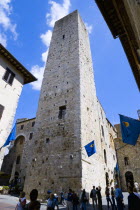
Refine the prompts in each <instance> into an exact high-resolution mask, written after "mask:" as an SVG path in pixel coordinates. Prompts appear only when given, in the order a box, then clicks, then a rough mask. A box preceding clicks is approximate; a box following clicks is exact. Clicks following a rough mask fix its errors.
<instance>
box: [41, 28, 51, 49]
mask: <svg viewBox="0 0 140 210" xmlns="http://www.w3.org/2000/svg"><path fill="white" fill-rule="evenodd" d="M51 37H52V31H51V30H48V31H47V32H46V33H45V34H41V36H40V38H41V40H42V42H43V43H44V44H45V45H46V46H47V47H49V45H50V41H51Z"/></svg>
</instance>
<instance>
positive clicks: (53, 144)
mask: <svg viewBox="0 0 140 210" xmlns="http://www.w3.org/2000/svg"><path fill="white" fill-rule="evenodd" d="M108 126H110V124H109V125H108V121H107V120H106V117H105V114H104V112H103V110H102V108H101V106H100V103H99V102H98V99H97V96H96V89H95V83H94V75H93V68H92V58H91V51H90V45H89V38H88V33H87V30H86V27H85V25H84V23H83V21H82V20H81V18H80V16H79V14H78V12H77V11H75V12H73V13H71V14H69V15H68V16H66V17H64V18H62V19H61V20H59V21H57V22H56V23H55V27H54V31H53V35H52V40H51V44H50V49H49V54H48V60H47V65H46V69H45V73H44V79H43V83H42V88H41V94H40V100H39V106H38V111H37V116H36V124H35V128H34V136H33V138H32V140H31V146H30V147H31V148H33V150H31V151H30V156H29V157H28V161H29V164H28V165H27V169H26V174H28V176H26V179H25V185H24V190H25V191H26V193H27V194H29V192H30V191H31V190H32V189H33V188H37V189H38V190H39V196H40V197H42V198H43V197H45V195H46V192H47V190H48V189H51V190H53V191H55V192H60V191H67V190H68V188H69V187H71V188H72V189H73V190H76V191H78V190H81V189H83V188H85V189H86V190H87V191H88V192H89V191H90V190H91V188H92V186H93V184H95V185H96V186H97V185H99V184H100V185H101V186H102V188H103V191H104V189H105V186H106V180H107V182H109V179H110V180H112V182H113V173H114V167H115V166H116V157H115V149H114V145H113V142H112V143H111V144H110V138H112V136H114V135H115V132H114V129H113V128H111V126H110V127H109V129H110V132H112V133H111V135H110V134H109V131H108ZM92 140H95V144H96V149H97V153H96V154H94V155H93V156H91V157H90V158H88V157H87V154H86V151H85V149H84V146H85V145H86V144H88V143H89V142H91V141H92ZM111 141H112V140H111ZM108 177H109V178H108ZM29 183H30V184H29Z"/></svg>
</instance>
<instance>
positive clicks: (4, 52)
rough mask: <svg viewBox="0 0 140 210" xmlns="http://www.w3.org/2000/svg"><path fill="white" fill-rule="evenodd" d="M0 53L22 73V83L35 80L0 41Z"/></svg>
mask: <svg viewBox="0 0 140 210" xmlns="http://www.w3.org/2000/svg"><path fill="white" fill-rule="evenodd" d="M0 55H2V56H3V57H4V58H5V59H7V60H8V61H9V62H10V63H11V64H12V65H13V66H14V67H15V68H16V70H17V71H18V72H20V73H21V74H22V75H23V78H24V84H27V83H30V82H34V81H36V80H37V79H36V78H35V77H34V76H33V75H32V74H31V73H30V72H29V71H28V70H27V69H26V68H25V67H24V66H23V65H22V64H21V63H20V62H19V61H18V60H17V59H16V58H15V57H14V56H13V55H12V54H11V53H10V52H9V51H8V50H7V49H6V48H5V47H4V46H3V45H2V44H1V43H0Z"/></svg>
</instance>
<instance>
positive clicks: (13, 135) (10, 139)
mask: <svg viewBox="0 0 140 210" xmlns="http://www.w3.org/2000/svg"><path fill="white" fill-rule="evenodd" d="M15 138H16V124H15V125H14V127H13V129H12V130H11V133H10V134H9V136H8V138H7V140H6V142H5V143H4V145H3V146H2V147H6V146H7V145H9V144H10V142H11V141H13V140H15Z"/></svg>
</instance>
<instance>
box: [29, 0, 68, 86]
mask: <svg viewBox="0 0 140 210" xmlns="http://www.w3.org/2000/svg"><path fill="white" fill-rule="evenodd" d="M49 4H50V5H51V8H50V12H49V13H47V14H46V20H47V25H48V26H50V27H53V26H54V23H55V22H56V21H57V20H59V19H60V18H62V17H64V16H66V15H67V14H68V13H69V9H70V0H63V3H62V4H58V3H56V2H55V1H49ZM51 37H52V31H51V30H48V31H46V33H44V34H41V35H40V38H41V40H42V42H43V44H44V45H45V46H46V47H47V48H46V51H45V52H43V53H42V61H43V62H44V67H40V66H38V65H35V66H33V67H32V69H31V73H32V74H34V75H35V77H36V78H37V79H38V81H37V82H33V83H31V85H32V87H33V89H34V90H40V88H41V84H42V79H43V73H44V69H45V63H46V61H47V56H48V50H49V46H50V41H51Z"/></svg>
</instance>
